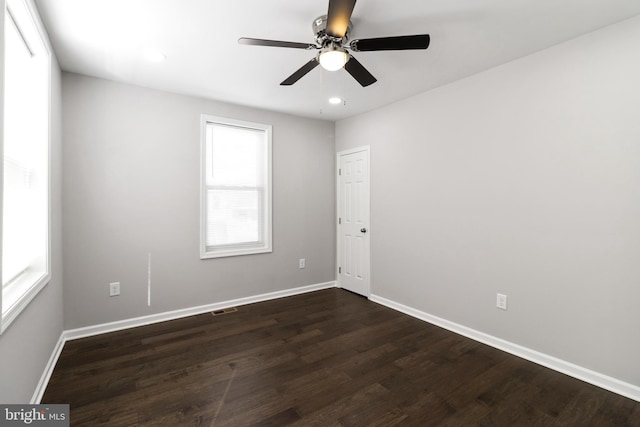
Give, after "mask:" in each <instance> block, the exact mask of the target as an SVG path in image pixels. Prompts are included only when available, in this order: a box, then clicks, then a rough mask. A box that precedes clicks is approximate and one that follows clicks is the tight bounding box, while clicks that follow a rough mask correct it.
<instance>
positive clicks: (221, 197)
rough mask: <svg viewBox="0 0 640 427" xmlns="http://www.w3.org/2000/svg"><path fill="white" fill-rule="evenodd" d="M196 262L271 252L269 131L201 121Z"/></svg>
mask: <svg viewBox="0 0 640 427" xmlns="http://www.w3.org/2000/svg"><path fill="white" fill-rule="evenodd" d="M201 132H202V144H201V145H202V148H201V157H202V164H201V171H202V172H201V173H202V176H201V187H202V188H201V202H200V204H201V211H202V212H201V221H200V223H201V227H200V228H201V230H200V233H201V237H200V240H201V242H200V257H201V258H215V257H223V256H233V255H247V254H256V253H263V252H271V126H269V125H263V124H258V123H248V122H242V121H238V120H231V119H224V118H220V117H213V116H207V115H203V116H202V130H201Z"/></svg>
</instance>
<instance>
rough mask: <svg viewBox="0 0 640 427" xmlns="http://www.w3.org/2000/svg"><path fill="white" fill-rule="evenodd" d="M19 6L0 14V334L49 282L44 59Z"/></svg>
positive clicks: (28, 16)
mask: <svg viewBox="0 0 640 427" xmlns="http://www.w3.org/2000/svg"><path fill="white" fill-rule="evenodd" d="M34 16H35V14H33V13H32V9H31V8H30V6H29V5H28V4H27V3H26V1H25V0H7V1H6V7H5V10H4V29H5V30H4V117H3V120H4V122H3V124H4V134H3V145H2V154H3V165H2V176H3V181H2V321H1V329H0V330H1V331H4V330H5V329H6V328H7V326H9V324H10V323H11V322H12V321H13V320H14V319H15V318H16V317H17V316H18V314H19V313H20V312H21V311H22V310H23V309H24V308H25V307H26V306H27V304H28V303H29V302H30V301H31V300H32V299H33V297H35V295H36V294H37V293H38V291H39V290H40V289H42V288H43V287H44V285H45V284H46V283H47V282H48V280H49V276H50V275H49V264H50V263H49V71H50V55H49V51H48V49H47V47H46V45H45V43H44V41H43V39H42V37H41V33H40V32H39V30H38V28H39V25H40V24H36V22H39V21H36V19H35V18H34Z"/></svg>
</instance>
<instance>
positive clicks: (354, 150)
mask: <svg viewBox="0 0 640 427" xmlns="http://www.w3.org/2000/svg"><path fill="white" fill-rule="evenodd" d="M362 151H366V152H367V175H368V176H367V183H368V185H369V188H367V193H369V206H368V208H369V228H371V145H362V146H360V147H355V148H349V149H347V150H342V151H338V152H337V153H336V170H335V174H336V175H335V176H336V217H335V221H336V222H335V224H336V287H338V288H342V285H341V284H340V276H341V274H340V271H339V270H338V269H339V268H340V267H341V266H340V255H341V252H340V224H338V218H339V217H340V173H339V170H340V157H341V156H345V155H348V154H354V153H360V152H362ZM368 253H369V263H368V264H369V271H367V275H368V278H369V289H367V295H364V296H366V297H369V296H371V289H372V283H371V282H372V279H371V234H369V250H368Z"/></svg>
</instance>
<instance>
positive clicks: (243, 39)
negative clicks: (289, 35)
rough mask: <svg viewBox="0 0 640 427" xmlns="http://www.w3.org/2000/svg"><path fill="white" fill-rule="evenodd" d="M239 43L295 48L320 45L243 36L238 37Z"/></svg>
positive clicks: (310, 47) (313, 47)
mask: <svg viewBox="0 0 640 427" xmlns="http://www.w3.org/2000/svg"><path fill="white" fill-rule="evenodd" d="M238 43H239V44H248V45H251V46H272V47H290V48H293V49H308V50H311V49H318V46H316V45H315V44H312V43H298V42H284V41H280V40H265V39H252V38H248V37H241V38H239V39H238Z"/></svg>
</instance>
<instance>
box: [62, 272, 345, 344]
mask: <svg viewBox="0 0 640 427" xmlns="http://www.w3.org/2000/svg"><path fill="white" fill-rule="evenodd" d="M335 287H336V282H335V281H331V282H325V283H318V284H315V285H308V286H301V287H299V288H293V289H285V290H283V291H276V292H269V293H266V294H260V295H254V296H250V297H245V298H238V299H234V300H229V301H222V302H216V303H212V304H206V305H200V306H197V307H190V308H183V309H180V310H173V311H166V312H164V313H157V314H151V315H148V316H141V317H135V318H132V319H125V320H117V321H115V322H109V323H103V324H100V325H92V326H86V327H83V328H77V329H69V330H67V331H64V335H65V341H70V340H75V339H78V338H85V337H90V336H93V335H100V334H105V333H107V332H114V331H121V330H123V329H129V328H135V327H137V326H144V325H150V324H152V323H159V322H165V321H167V320H174V319H179V318H181V317H188V316H193V315H196V314H202V313H207V312H209V311H214V310H222V309H225V308H230V307H237V306H241V305H247V304H253V303H256V302H262V301H269V300H272V299H276V298H284V297H288V296H292V295H299V294H304V293H307V292H313V291H319V290H322V289H329V288H335Z"/></svg>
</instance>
